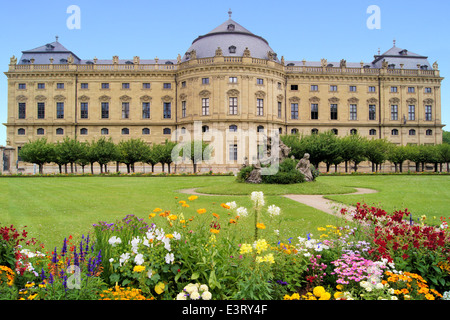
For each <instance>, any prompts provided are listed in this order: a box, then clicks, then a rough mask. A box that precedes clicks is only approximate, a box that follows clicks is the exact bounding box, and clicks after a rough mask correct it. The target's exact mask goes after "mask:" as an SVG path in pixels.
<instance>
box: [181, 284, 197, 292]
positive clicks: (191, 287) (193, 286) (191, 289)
mask: <svg viewBox="0 0 450 320" xmlns="http://www.w3.org/2000/svg"><path fill="white" fill-rule="evenodd" d="M197 290H198V285H197V284H193V283H189V284H188V285H186V286H185V287H184V291H186V292H187V293H189V294H191V293H192V292H194V291H197Z"/></svg>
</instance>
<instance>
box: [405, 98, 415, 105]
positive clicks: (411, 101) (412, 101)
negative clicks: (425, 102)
mask: <svg viewBox="0 0 450 320" xmlns="http://www.w3.org/2000/svg"><path fill="white" fill-rule="evenodd" d="M406 102H408V103H411V104H414V103H416V102H417V100H416V99H415V98H409V99H407V100H406Z"/></svg>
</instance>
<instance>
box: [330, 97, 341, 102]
mask: <svg viewBox="0 0 450 320" xmlns="http://www.w3.org/2000/svg"><path fill="white" fill-rule="evenodd" d="M328 101H329V102H330V103H338V102H339V98H336V97H331V98H330V99H328Z"/></svg>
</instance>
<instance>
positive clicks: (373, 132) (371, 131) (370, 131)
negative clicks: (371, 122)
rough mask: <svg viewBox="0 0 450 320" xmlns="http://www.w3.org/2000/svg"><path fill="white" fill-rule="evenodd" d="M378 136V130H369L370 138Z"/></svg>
mask: <svg viewBox="0 0 450 320" xmlns="http://www.w3.org/2000/svg"><path fill="white" fill-rule="evenodd" d="M376 134H377V130H375V129H370V130H369V135H370V136H375V135H376Z"/></svg>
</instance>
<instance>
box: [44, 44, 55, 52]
mask: <svg viewBox="0 0 450 320" xmlns="http://www.w3.org/2000/svg"><path fill="white" fill-rule="evenodd" d="M53 49H55V46H53V45H51V44H50V43H47V44H46V45H45V50H47V51H51V50H53Z"/></svg>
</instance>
